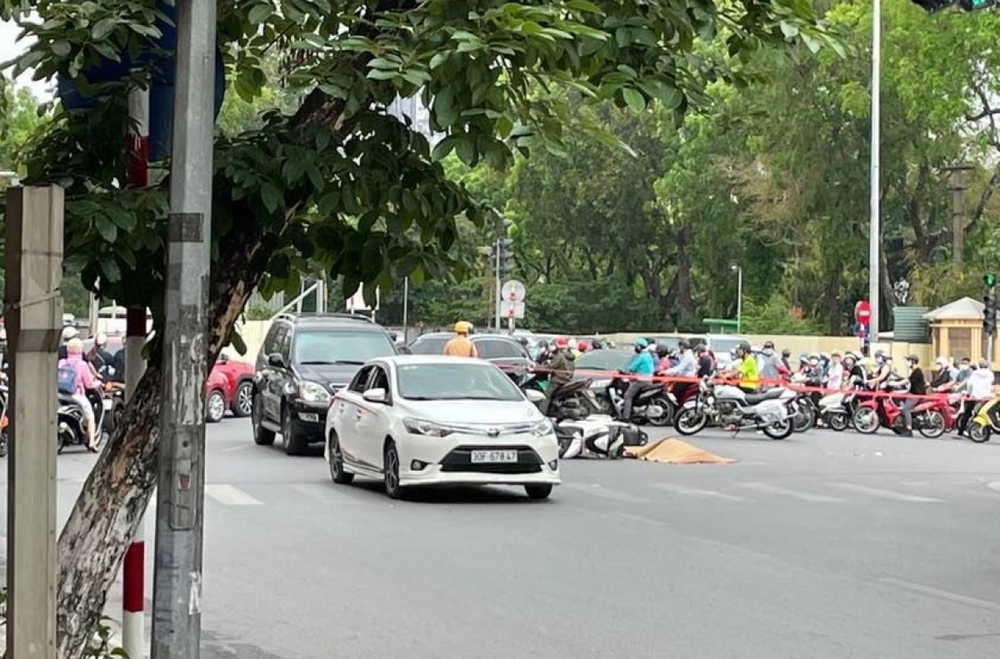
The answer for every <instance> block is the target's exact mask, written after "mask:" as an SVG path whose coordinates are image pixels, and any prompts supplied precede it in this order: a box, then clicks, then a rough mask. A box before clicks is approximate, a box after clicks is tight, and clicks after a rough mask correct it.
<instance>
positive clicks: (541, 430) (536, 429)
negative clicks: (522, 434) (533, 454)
mask: <svg viewBox="0 0 1000 659" xmlns="http://www.w3.org/2000/svg"><path fill="white" fill-rule="evenodd" d="M553 432H554V428H553V426H552V422H551V421H549V420H548V419H542V420H541V421H539V422H538V423H536V424H535V425H533V426H532V427H531V434H532V435H534V436H535V437H545V436H546V435H551V434H552V433H553Z"/></svg>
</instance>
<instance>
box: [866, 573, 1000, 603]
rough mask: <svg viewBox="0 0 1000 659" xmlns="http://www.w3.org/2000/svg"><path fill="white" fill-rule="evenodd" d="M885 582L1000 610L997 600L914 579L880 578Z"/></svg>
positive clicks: (918, 591)
mask: <svg viewBox="0 0 1000 659" xmlns="http://www.w3.org/2000/svg"><path fill="white" fill-rule="evenodd" d="M879 581H881V582H882V583H884V584H890V585H893V586H899V587H900V588H905V589H907V590H912V591H913V592H915V593H922V594H924V595H930V596H931V597H940V598H941V599H946V600H950V601H952V602H958V603H959V604H968V605H970V606H977V607H979V608H981V609H989V610H990V611H1000V604H997V603H996V602H990V601H987V600H981V599H978V598H976V597H969V596H967V595H960V594H958V593H953V592H951V591H948V590H941V589H940V588H935V587H934V586H925V585H924V584H919V583H914V582H912V581H904V580H902V579H893V578H892V577H883V578H881V579H879Z"/></svg>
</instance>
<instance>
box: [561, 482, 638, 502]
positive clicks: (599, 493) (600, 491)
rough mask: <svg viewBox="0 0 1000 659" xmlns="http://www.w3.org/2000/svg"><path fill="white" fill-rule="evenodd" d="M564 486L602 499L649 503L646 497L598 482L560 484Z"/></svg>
mask: <svg viewBox="0 0 1000 659" xmlns="http://www.w3.org/2000/svg"><path fill="white" fill-rule="evenodd" d="M560 487H562V488H569V489H571V490H576V491H577V492H584V493H586V494H592V495H594V496H595V497H600V498H602V499H607V500H609V501H617V502H618V503H649V502H650V501H649V499H644V498H643V497H637V496H635V495H634V494H628V493H627V492H618V491H617V490H609V489H607V488H606V487H603V486H601V485H598V484H596V483H595V484H593V485H586V484H584V483H563V484H562V485H560Z"/></svg>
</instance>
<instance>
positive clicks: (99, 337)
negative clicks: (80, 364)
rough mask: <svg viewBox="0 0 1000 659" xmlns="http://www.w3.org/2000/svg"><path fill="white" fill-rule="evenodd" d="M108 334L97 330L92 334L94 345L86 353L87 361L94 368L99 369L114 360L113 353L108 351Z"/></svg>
mask: <svg viewBox="0 0 1000 659" xmlns="http://www.w3.org/2000/svg"><path fill="white" fill-rule="evenodd" d="M107 345H108V335H107V334H105V333H104V332H98V333H97V334H96V335H95V336H94V347H93V348H91V349H90V352H88V353H87V361H89V362H90V363H91V365H92V366H93V367H94V369H95V370H97V371H98V372H100V370H101V369H102V368H103V367H104V366H107V365H108V364H110V363H111V362H112V361H113V360H114V355H112V354H111V353H110V352H108V348H107Z"/></svg>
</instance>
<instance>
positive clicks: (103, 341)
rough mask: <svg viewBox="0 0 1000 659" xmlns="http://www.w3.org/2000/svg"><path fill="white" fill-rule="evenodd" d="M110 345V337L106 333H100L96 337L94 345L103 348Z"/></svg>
mask: <svg viewBox="0 0 1000 659" xmlns="http://www.w3.org/2000/svg"><path fill="white" fill-rule="evenodd" d="M107 343H108V335H107V334H105V333H104V332H98V333H97V336H95V337H94V345H95V346H97V347H99V348H103V347H104V346H105V345H107Z"/></svg>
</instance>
